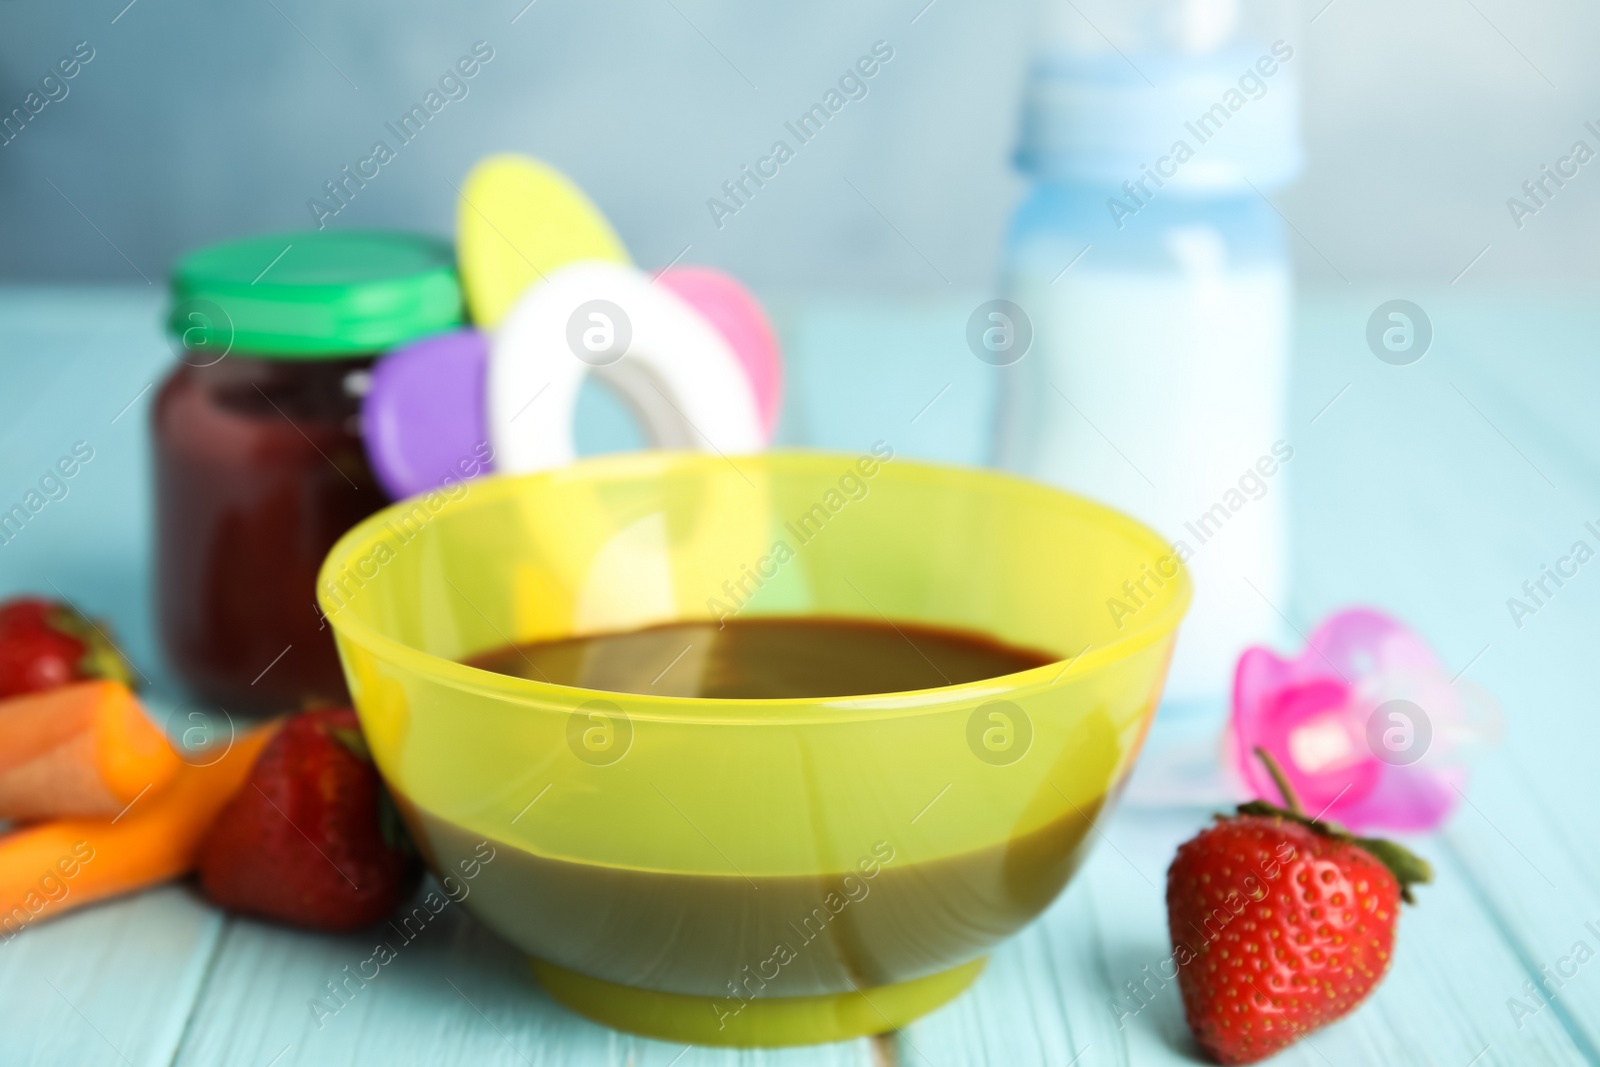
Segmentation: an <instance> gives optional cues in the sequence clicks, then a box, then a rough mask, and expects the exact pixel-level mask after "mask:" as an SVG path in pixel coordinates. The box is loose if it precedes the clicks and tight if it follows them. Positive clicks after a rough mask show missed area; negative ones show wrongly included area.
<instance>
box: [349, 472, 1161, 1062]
mask: <svg viewBox="0 0 1600 1067" xmlns="http://www.w3.org/2000/svg"><path fill="white" fill-rule="evenodd" d="M890 456H891V453H890V450H889V449H888V448H886V447H884V446H881V445H880V446H879V447H878V450H877V453H876V454H867V455H864V456H849V455H836V454H825V453H809V452H805V453H802V452H773V453H768V454H765V455H760V456H743V457H738V458H737V459H734V460H731V461H730V460H729V459H726V458H723V457H721V456H717V455H711V454H705V453H664V452H640V453H630V454H626V455H620V456H613V457H607V458H603V459H595V460H588V461H584V462H581V463H577V464H574V465H572V466H570V467H566V468H563V469H560V470H555V471H548V472H543V473H539V474H534V475H525V476H516V477H511V476H506V477H492V478H486V479H482V480H479V481H474V482H469V483H465V484H462V485H456V486H452V487H450V488H449V489H447V490H441V491H440V492H438V493H435V494H429V495H427V496H423V497H416V498H413V499H411V500H408V501H405V502H403V503H400V504H396V505H395V506H393V507H391V508H389V509H387V510H385V511H382V512H379V513H378V514H377V515H374V516H373V517H371V518H370V519H368V520H366V521H365V522H363V523H362V524H361V525H359V526H357V527H356V528H355V529H353V530H351V531H350V532H349V533H348V534H346V535H345V536H344V537H343V538H342V539H341V540H340V541H339V543H338V544H337V545H335V546H334V548H333V551H332V552H331V553H330V554H329V556H328V559H327V561H326V562H325V563H324V564H323V568H322V572H321V574H320V576H319V578H318V597H319V601H320V604H321V607H322V610H323V611H324V612H325V613H326V615H327V616H328V619H329V621H330V622H331V623H332V625H333V630H334V633H335V635H336V636H337V639H338V644H339V654H340V657H341V659H342V660H343V662H344V668H345V674H346V677H347V678H348V680H349V683H350V689H351V692H352V693H353V694H354V696H355V703H356V708H357V710H358V711H359V712H360V716H361V721H362V725H363V727H364V729H365V732H366V734H367V738H368V740H369V743H370V745H371V748H372V751H373V754H374V756H375V758H376V760H377V765H378V768H379V770H380V771H381V772H382V774H383V777H384V779H385V780H386V781H387V782H388V784H389V786H390V788H391V790H392V791H393V792H394V793H395V794H396V798H397V800H398V801H399V803H400V807H401V809H402V811H403V813H404V815H405V818H406V819H407V822H408V823H409V825H410V828H411V830H412V832H413V834H414V835H415V837H416V839H417V840H418V842H419V844H420V846H421V848H422V849H423V851H424V853H425V854H426V856H427V858H428V861H429V863H430V864H431V865H432V867H433V869H434V870H435V872H436V873H438V874H439V875H440V876H441V877H444V876H449V878H450V881H448V882H447V883H446V888H447V889H450V890H451V892H452V894H453V895H456V896H458V897H460V896H461V894H465V896H464V897H462V899H463V900H464V903H465V905H466V907H468V908H469V909H471V910H472V911H473V912H474V913H475V914H476V915H477V916H478V917H479V918H481V919H482V920H483V922H485V923H486V924H488V925H489V926H490V927H492V928H493V929H494V930H496V931H498V932H499V933H500V934H501V935H502V936H504V937H506V938H507V939H508V940H510V941H511V942H512V943H514V944H515V945H517V946H518V947H519V948H521V949H522V950H523V951H525V952H527V953H528V954H529V955H530V956H531V957H532V958H533V961H534V963H533V967H534V971H535V973H536V974H537V976H538V978H539V980H540V981H541V982H542V984H543V985H544V986H545V988H546V989H547V990H548V991H549V992H550V994H551V995H552V996H553V997H555V999H557V1000H558V1001H560V1002H562V1003H564V1004H566V1005H568V1006H569V1007H571V1008H573V1009H575V1010H577V1011H579V1012H581V1013H583V1014H584V1015H587V1016H589V1017H591V1018H593V1019H596V1020H598V1021H600V1022H604V1023H607V1024H609V1025H613V1026H616V1027H619V1028H621V1029H625V1030H631V1031H635V1032H638V1033H643V1034H648V1035H651V1036H655V1037H662V1038H668V1039H673V1040H679V1041H686V1042H694V1043H698V1044H727V1045H784V1044H801V1043H807V1042H816V1041H830V1040H838V1039H842V1038H847V1037H852V1036H857V1035H860V1034H866V1033H874V1032H880V1031H884V1030H888V1029H891V1028H894V1027H897V1026H900V1025H903V1024H904V1023H906V1022H908V1021H909V1020H911V1019H913V1018H915V1017H916V1016H918V1015H921V1014H923V1013H924V1012H927V1011H929V1010H931V1009H932V1008H934V1007H936V1006H938V1005H939V1004H942V1003H944V1002H945V1001H946V1000H949V999H950V998H951V997H953V996H955V995H956V994H958V993H959V992H960V991H961V990H962V989H964V988H965V987H966V986H967V985H968V984H969V983H970V982H971V981H972V980H973V979H974V978H975V977H976V976H977V974H978V972H979V971H980V970H981V969H982V966H983V957H984V955H985V953H987V952H988V951H989V950H990V949H991V948H992V947H993V946H994V945H995V944H996V943H997V942H998V941H1000V940H1001V939H1003V938H1005V937H1007V936H1008V935H1010V934H1012V933H1013V932H1015V931H1016V930H1018V929H1019V928H1020V927H1022V926H1023V925H1025V924H1026V923H1027V922H1029V921H1030V920H1031V919H1033V918H1034V917H1035V916H1037V915H1038V914H1039V913H1040V912H1041V911H1042V910H1044V908H1046V907H1047V906H1048V905H1049V904H1050V902H1051V901H1052V900H1053V899H1054V898H1055V897H1056V896H1057V894H1059V893H1060V891H1061V889H1062V887H1063V886H1065V885H1066V882H1067V879H1068V878H1069V877H1070V875H1071V874H1072V872H1073V870H1074V869H1075V868H1076V867H1077V865H1078V864H1079V863H1080V862H1081V860H1082V858H1083V856H1084V853H1085V852H1086V850H1087V847H1088V845H1089V844H1090V842H1091V840H1092V838H1093V836H1094V835H1093V834H1092V833H1091V832H1090V831H1091V824H1092V823H1093V821H1094V820H1097V819H1102V818H1104V817H1105V815H1106V813H1107V811H1108V808H1109V804H1110V802H1111V800H1112V799H1113V798H1114V797H1115V795H1116V793H1117V790H1118V788H1119V786H1120V785H1121V783H1122V782H1123V780H1124V779H1125V777H1126V775H1127V773H1128V771H1129V770H1130V768H1131V766H1132V763H1133V760H1134V756H1135V755H1136V753H1137V752H1138V749H1139V745H1140V743H1141V741H1142V740H1143V737H1144V734H1145V730H1146V728H1147V726H1148V725H1149V722H1150V719H1151V717H1152V715H1153V713H1154V711H1155V707H1156V703H1157V700H1158V698H1159V696H1160V692H1161V685H1162V682H1163V679H1164V676H1165V673H1166V667H1167V662H1168V659H1169V657H1170V654H1171V651H1172V646H1173V641H1174V638H1175V636H1176V631H1177V626H1178V622H1179V620H1180V618H1181V617H1182V615H1183V613H1184V610H1185V609H1186V608H1187V606H1188V603H1189V595H1190V589H1189V579H1188V576H1187V574H1186V573H1185V571H1184V569H1183V567H1182V566H1181V564H1180V563H1179V562H1178V561H1177V560H1176V558H1175V557H1174V556H1173V554H1172V549H1171V548H1170V547H1169V546H1168V545H1167V544H1166V543H1165V542H1163V541H1162V540H1161V539H1160V538H1159V537H1158V536H1157V535H1156V534H1154V533H1152V532H1151V531H1150V530H1148V529H1146V528H1145V527H1143V526H1140V525H1139V524H1137V523H1135V522H1134V521H1132V520H1131V519H1128V518H1126V517H1124V516H1122V515H1120V514H1118V513H1116V512H1113V511H1110V510H1108V509H1106V508H1103V507H1100V506H1099V505H1096V504H1093V503H1090V502H1088V501H1085V500H1082V499H1079V498H1077V497H1073V496H1069V495H1067V494H1065V493H1061V492H1057V491H1055V490H1052V489H1048V488H1045V487H1044V486H1040V485H1036V484H1034V483H1031V482H1026V481H1021V480H1018V479H1015V478H1011V477H1008V476H1004V475H1000V474H995V473H992V472H985V471H977V470H961V469H952V468H946V467H935V466H928V465H924V464H919V463H911V462H907V461H904V460H900V459H893V458H890ZM728 614H737V615H739V616H742V617H743V616H755V615H806V614H817V615H828V616H859V617H861V618H864V619H872V620H880V619H888V620H894V621H899V620H910V621H914V622H919V623H925V624H931V625H936V626H945V627H955V628H960V629H965V630H977V631H981V632H983V633H986V634H989V635H992V636H993V637H995V638H998V639H1000V640H1002V641H1006V642H1009V643H1013V644H1016V645H1021V646H1025V647H1029V648H1035V649H1042V650H1047V651H1050V652H1053V653H1055V654H1056V655H1058V656H1059V657H1060V660H1059V662H1056V663H1052V664H1050V665H1048V666H1044V667H1039V668H1035V669H1032V670H1027V671H1023V672H1020V673H1016V674H1011V675H1007V676H1005V677H1001V678H994V679H990V680H987V681H981V682H975V683H971V684H965V685H952V686H947V687H944V688H938V689H925V690H919V691H916V692H905V693H892V694H879V695H873V696H860V697H837V698H825V699H812V700H704V699H686V698H681V697H655V696H639V695H634V694H618V693H602V692H596V691H591V690H584V689H577V688H571V687H567V686H559V685H552V684H547V683H542V682H537V681H529V680H525V679H521V678H512V677H508V676H504V675H499V674H493V673H490V672H486V671H482V670H478V669H475V668H472V667H467V666H464V665H463V664H462V663H460V662H459V661H460V660H463V659H465V658H468V657H471V656H474V655H477V654H479V653H483V652H486V651H490V650H493V649H496V648H501V647H504V646H505V645H507V644H510V643H512V642H518V643H521V642H527V641H533V640H538V639H548V638H555V637H566V636H571V635H574V634H582V633H598V632H607V631H616V630H627V629H632V628H636V627H640V626H646V625H651V624H655V623H660V622H664V621H670V620H705V619H716V618H720V617H723V616H725V615H728Z"/></svg>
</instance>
